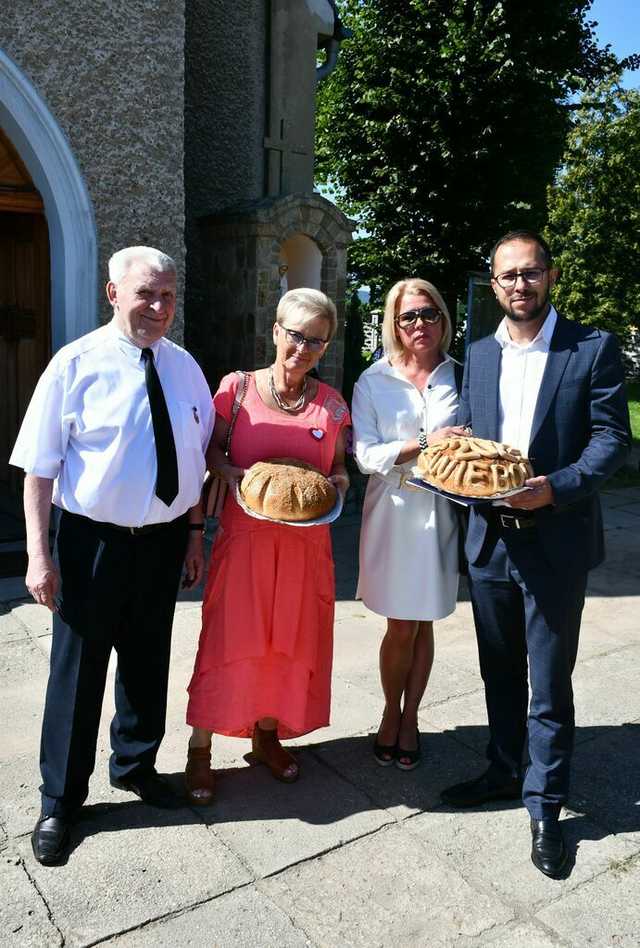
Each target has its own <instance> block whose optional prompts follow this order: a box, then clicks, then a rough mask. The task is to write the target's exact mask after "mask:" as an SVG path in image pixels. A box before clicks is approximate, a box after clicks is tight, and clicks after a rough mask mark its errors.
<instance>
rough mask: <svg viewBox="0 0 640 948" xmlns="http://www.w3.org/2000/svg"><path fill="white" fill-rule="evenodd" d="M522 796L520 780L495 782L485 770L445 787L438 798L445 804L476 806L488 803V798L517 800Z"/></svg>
mask: <svg viewBox="0 0 640 948" xmlns="http://www.w3.org/2000/svg"><path fill="white" fill-rule="evenodd" d="M521 796H522V783H521V781H520V780H514V779H511V780H508V781H507V782H506V783H497V782H496V779H495V777H492V776H491V773H490V771H488V770H486V771H485V772H484V773H483V774H481V775H480V776H479V777H476V779H475V780H467V781H465V782H464V783H456V784H454V786H453V787H447V789H446V790H443V791H442V793H441V794H440V799H441V800H442V802H443V803H446V804H447V806H454V807H465V806H478V805H479V804H481V803H489V801H490V800H517V799H519V798H520V797H521Z"/></svg>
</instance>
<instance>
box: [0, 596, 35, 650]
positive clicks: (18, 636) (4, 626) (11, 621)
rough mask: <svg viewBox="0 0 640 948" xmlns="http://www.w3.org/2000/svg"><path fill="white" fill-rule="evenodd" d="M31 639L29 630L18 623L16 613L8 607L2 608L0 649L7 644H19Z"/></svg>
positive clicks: (0, 615) (0, 609)
mask: <svg viewBox="0 0 640 948" xmlns="http://www.w3.org/2000/svg"><path fill="white" fill-rule="evenodd" d="M36 608H37V606H36ZM29 637H30V632H29V629H28V628H27V627H26V626H25V625H23V624H22V622H19V621H18V619H17V617H16V613H15V611H12V610H10V609H9V607H8V606H2V607H1V608H0V647H1V646H2V645H4V644H6V643H7V642H19V641H21V640H22V639H28V638H29Z"/></svg>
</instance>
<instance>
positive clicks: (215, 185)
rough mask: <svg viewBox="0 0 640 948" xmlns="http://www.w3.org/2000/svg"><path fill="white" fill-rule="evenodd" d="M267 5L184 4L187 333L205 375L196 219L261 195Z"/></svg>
mask: <svg viewBox="0 0 640 948" xmlns="http://www.w3.org/2000/svg"><path fill="white" fill-rule="evenodd" d="M266 7H267V4H266V3H265V2H264V0H234V2H233V3H211V0H189V2H188V3H187V6H186V81H185V189H186V231H185V239H186V247H187V270H188V277H187V297H186V329H185V339H186V342H187V345H188V346H189V348H190V349H191V351H192V352H193V353H194V354H195V356H196V358H198V359H199V360H200V361H201V363H202V364H203V366H204V367H205V369H206V370H207V374H208V375H211V370H210V363H211V355H210V351H211V349H212V348H214V347H217V345H218V343H217V341H214V340H213V339H212V331H213V328H214V325H215V323H214V315H213V314H212V313H211V310H210V308H209V302H210V301H208V299H207V293H206V286H207V282H208V274H207V273H206V272H205V263H204V251H203V247H202V243H201V230H200V227H199V223H198V222H199V221H200V220H201V219H202V218H204V217H207V216H208V215H211V214H216V213H218V212H220V211H222V210H224V209H225V208H227V207H231V206H233V205H236V204H238V203H240V202H243V201H251V200H257V199H259V198H260V197H262V194H263V187H264V146H263V142H264V134H265V109H266V105H265V75H266V64H265V55H266V46H265V30H266V22H265V16H266ZM228 254H229V259H228V260H227V263H226V265H227V266H229V267H232V268H234V267H240V272H239V273H238V274H236V278H237V279H239V280H241V279H245V278H246V274H245V273H244V271H245V268H246V261H245V259H244V258H242V251H241V248H238V249H237V250H235V249H234V248H229V249H228ZM238 255H240V257H241V259H240V260H238ZM243 274H244V275H243ZM238 332H239V333H242V332H244V327H243V326H239V327H238ZM230 364H231V363H230Z"/></svg>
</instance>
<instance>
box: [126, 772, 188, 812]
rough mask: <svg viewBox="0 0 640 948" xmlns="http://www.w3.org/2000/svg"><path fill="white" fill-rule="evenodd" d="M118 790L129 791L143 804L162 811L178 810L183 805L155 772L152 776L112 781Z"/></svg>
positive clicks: (144, 775)
mask: <svg viewBox="0 0 640 948" xmlns="http://www.w3.org/2000/svg"><path fill="white" fill-rule="evenodd" d="M110 783H111V786H112V787H115V788H116V790H128V791H129V792H130V793H135V795H136V796H137V797H140V799H141V800H142V802H143V803H148V804H149V806H157V807H159V808H160V809H161V810H177V809H178V807H180V806H183V803H182V802H181V801H180V800H179V799H178V797H177V796H176V795H175V793H174V792H173V790H172V789H171V787H170V786H169V784H168V783H167V782H166V780H163V778H162V777H161V776H160V775H159V774H157V773H155V772H153V773H150V774H139V775H138V774H136V775H135V776H133V777H131V778H130V779H129V780H114V779H111V780H110Z"/></svg>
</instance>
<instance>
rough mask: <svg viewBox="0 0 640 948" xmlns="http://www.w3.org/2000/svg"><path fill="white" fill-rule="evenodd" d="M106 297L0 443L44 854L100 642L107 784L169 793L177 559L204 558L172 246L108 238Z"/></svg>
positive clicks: (154, 801) (76, 777)
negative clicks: (107, 310) (14, 492)
mask: <svg viewBox="0 0 640 948" xmlns="http://www.w3.org/2000/svg"><path fill="white" fill-rule="evenodd" d="M107 296H108V299H109V302H110V304H111V306H112V307H113V319H112V320H111V322H110V323H109V324H107V325H105V326H102V327H100V328H99V329H96V330H94V331H93V332H91V333H88V334H87V335H86V336H83V337H82V338H80V339H77V340H76V341H75V342H72V343H70V344H69V345H67V346H65V347H64V348H63V349H61V350H60V351H59V352H57V353H56V355H55V356H54V357H53V359H52V360H51V362H50V363H49V365H48V366H47V368H46V369H45V371H44V373H43V375H42V377H41V378H40V380H39V382H38V385H37V386H36V390H35V392H34V394H33V398H32V400H31V403H30V405H29V407H28V409H27V413H26V415H25V418H24V421H23V424H22V427H21V429H20V433H19V435H18V439H17V441H16V444H15V447H14V450H13V453H12V456H11V463H12V464H14V465H16V466H17V467H21V468H23V470H24V471H25V474H26V477H25V485H24V505H25V517H26V526H27V550H28V554H29V564H28V570H27V577H26V583H27V587H28V589H29V591H30V592H31V594H32V595H33V597H34V599H35V600H36V602H38V603H40V604H42V605H44V606H46V607H47V608H49V609H51V610H52V612H53V613H54V619H53V642H52V649H51V666H50V673H49V684H48V688H47V696H46V702H45V710H44V717H43V725H42V743H41V755H40V763H41V772H42V781H43V782H42V787H41V792H42V810H41V815H40V818H39V819H38V822H37V823H36V826H35V829H34V831H33V835H32V845H33V851H34V854H35V857H36V859H37V860H38V861H39V862H41V863H42V864H43V865H55V864H57V863H59V862H61V861H63V860H64V858H65V857H66V854H67V850H68V846H69V841H70V827H71V825H72V823H73V821H74V820H75V818H76V816H77V813H78V810H79V808H80V807H81V806H82V804H83V803H84V801H85V799H86V797H87V794H88V788H89V778H90V776H91V773H92V771H93V767H94V763H95V752H96V741H97V734H98V726H99V722H100V711H101V706H102V698H103V694H104V687H105V679H106V673H107V666H108V662H109V656H110V654H111V650H112V649H113V648H115V650H116V652H117V655H118V666H117V671H116V683H115V704H116V713H115V716H114V718H113V721H112V724H111V746H112V750H113V753H112V756H111V760H110V777H111V783H112V785H113V786H115V787H117V788H119V789H122V790H127V791H131V792H132V793H135V794H136V795H137V796H139V797H140V798H141V799H142V800H143V801H145V802H146V803H148V804H150V805H154V806H160V807H172V806H176V805H178V801H177V799H176V797H175V796H174V795H173V794H172V793H171V790H170V788H169V787H168V786H167V784H166V783H165V782H164V781H163V780H162V778H160V777H159V775H158V774H157V772H156V770H155V761H156V755H157V752H158V748H159V746H160V742H161V741H162V737H163V735H164V725H165V712H166V699H167V681H168V670H169V653H170V645H171V626H172V622H173V613H174V607H175V599H176V594H177V590H178V585H179V582H180V574H181V572H182V568H183V564H184V566H185V583H186V584H189V585H192V584H195V583H197V582H198V581H199V580H200V578H201V576H202V572H203V565H204V558H203V545H202V531H203V523H202V512H201V507H200V491H201V486H202V481H203V476H204V472H205V451H206V448H207V445H208V442H209V438H210V436H211V432H212V429H213V408H212V401H211V394H210V391H209V387H208V385H207V383H206V380H205V378H204V376H203V374H202V372H201V370H200V368H199V367H198V365H197V363H196V362H195V361H194V359H193V358H192V357H191V356H190V355H189V354H188V353H187V352H186V351H185V350H184V349H181V348H180V347H179V346H177V345H175V344H174V343H172V342H170V341H169V340H168V339H166V338H165V336H166V333H167V332H168V330H169V328H170V327H171V324H172V322H173V319H174V315H175V308H176V267H175V263H174V261H173V260H172V259H171V258H170V257H168V256H167V255H166V254H164V253H161V252H160V251H158V250H155V249H153V248H150V247H128V248H125V249H124V250H121V251H119V252H118V253H116V254H114V255H113V257H112V258H111V260H110V261H109V282H108V283H107ZM52 503H53V505H54V506H55V507H56V508H58V510H59V511H60V517H59V525H58V532H57V537H56V555H55V561H54V559H52V557H51V554H50V552H49V541H48V535H49V519H50V512H51V504H52Z"/></svg>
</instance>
